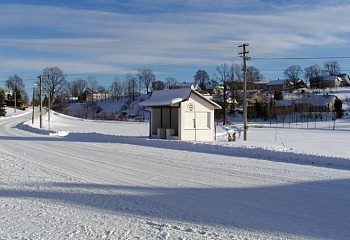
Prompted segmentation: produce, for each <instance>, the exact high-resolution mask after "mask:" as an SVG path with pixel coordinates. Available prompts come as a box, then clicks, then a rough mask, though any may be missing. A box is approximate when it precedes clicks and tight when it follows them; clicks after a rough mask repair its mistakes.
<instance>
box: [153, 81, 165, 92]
mask: <svg viewBox="0 0 350 240" xmlns="http://www.w3.org/2000/svg"><path fill="white" fill-rule="evenodd" d="M164 88H165V84H164V82H163V81H160V80H157V81H154V82H153V83H152V90H153V91H158V90H163V89H164Z"/></svg>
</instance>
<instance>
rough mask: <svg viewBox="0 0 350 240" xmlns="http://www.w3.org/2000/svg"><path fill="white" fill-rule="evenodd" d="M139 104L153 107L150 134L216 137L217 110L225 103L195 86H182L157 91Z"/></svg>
mask: <svg viewBox="0 0 350 240" xmlns="http://www.w3.org/2000/svg"><path fill="white" fill-rule="evenodd" d="M139 105H140V107H150V108H151V110H150V137H153V138H162V139H176V140H194V141H213V140H214V135H215V128H214V110H215V109H221V107H220V105H218V104H217V103H215V102H213V101H211V100H210V99H209V98H207V97H205V96H203V95H202V94H200V93H198V92H197V91H195V90H191V89H185V88H180V89H170V90H161V91H155V92H153V94H152V96H151V97H150V98H149V99H147V100H145V101H143V102H141V103H140V104H139Z"/></svg>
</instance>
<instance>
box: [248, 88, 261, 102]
mask: <svg viewBox="0 0 350 240" xmlns="http://www.w3.org/2000/svg"><path fill="white" fill-rule="evenodd" d="M263 100H264V96H263V95H262V94H261V93H260V92H258V91H247V102H248V103H261V102H262V101H263Z"/></svg>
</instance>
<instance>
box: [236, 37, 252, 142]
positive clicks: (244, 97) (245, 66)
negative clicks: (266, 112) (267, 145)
mask: <svg viewBox="0 0 350 240" xmlns="http://www.w3.org/2000/svg"><path fill="white" fill-rule="evenodd" d="M248 46H249V44H248V43H243V44H240V45H238V47H240V48H243V51H241V52H238V55H239V56H240V57H242V58H243V140H244V141H247V130H248V126H247V104H248V103H247V63H246V61H247V60H249V59H250V57H248V56H247V54H248V53H249V51H247V50H246V47H248Z"/></svg>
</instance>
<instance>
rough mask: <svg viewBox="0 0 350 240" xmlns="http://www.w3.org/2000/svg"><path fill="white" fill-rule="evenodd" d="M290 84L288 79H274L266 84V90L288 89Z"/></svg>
mask: <svg viewBox="0 0 350 240" xmlns="http://www.w3.org/2000/svg"><path fill="white" fill-rule="evenodd" d="M292 87H293V86H292V84H291V83H290V82H289V81H288V80H286V79H285V80H274V81H270V82H268V83H267V84H266V90H267V91H269V92H274V91H290V90H292Z"/></svg>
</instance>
